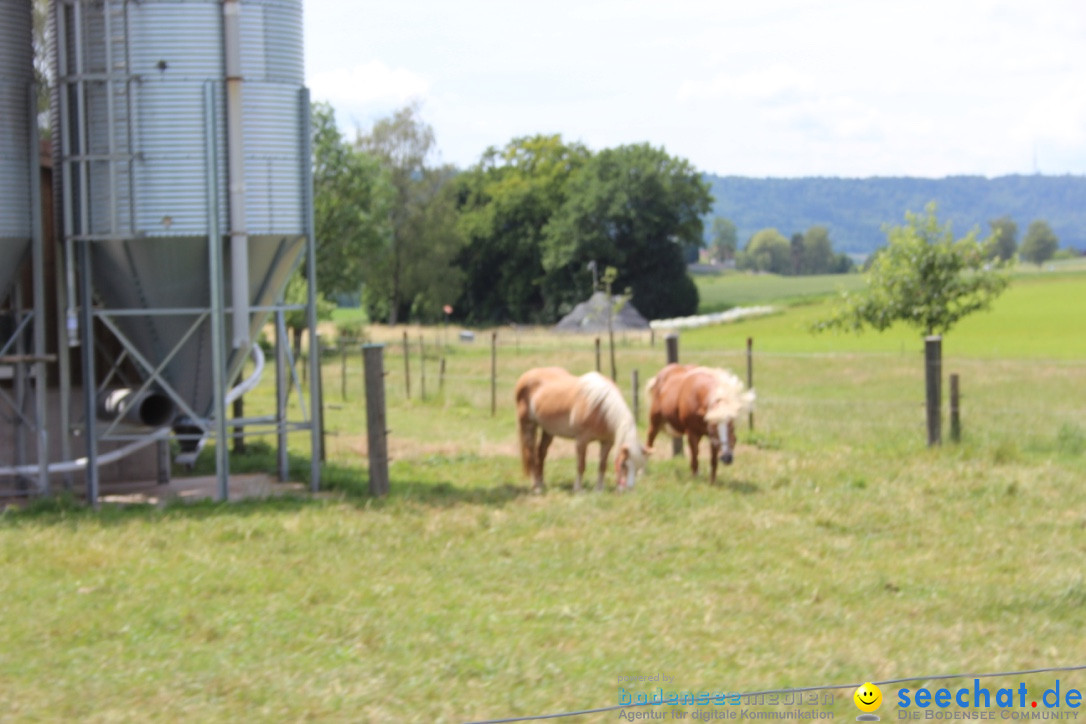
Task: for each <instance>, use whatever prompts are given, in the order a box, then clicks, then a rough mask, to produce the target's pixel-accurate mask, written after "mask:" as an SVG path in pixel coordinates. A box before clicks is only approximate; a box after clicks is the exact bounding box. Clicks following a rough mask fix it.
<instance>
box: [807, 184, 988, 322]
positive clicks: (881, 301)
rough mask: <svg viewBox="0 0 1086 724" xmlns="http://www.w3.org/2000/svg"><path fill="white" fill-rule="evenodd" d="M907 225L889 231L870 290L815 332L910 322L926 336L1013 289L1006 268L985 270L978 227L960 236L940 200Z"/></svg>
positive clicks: (847, 301) (851, 298)
mask: <svg viewBox="0 0 1086 724" xmlns="http://www.w3.org/2000/svg"><path fill="white" fill-rule="evenodd" d="M905 218H906V223H905V225H904V226H895V227H891V228H889V229H888V230H887V245H886V246H885V247H883V248H882V249H880V250H879V251H878V252H877V253H876V255H875V258H874V260H873V261H872V263H871V267H870V270H869V271H868V275H867V286H866V288H865V289H863V290H862V291H860V292H858V293H854V294H847V293H846V294H845V296H844V299H843V303H842V305H841V306H840V307H839V308H838V309H837V311H836V313H835V314H834V315H833V316H831V317H830V318H829V319H826V320H823V321H820V322H817V323H816V325H815V326H814V330H815V331H821V330H825V329H834V328H837V329H847V330H852V331H857V332H858V331H861V330H863V329H865V328H867V327H871V328H873V329H876V330H879V331H882V330H884V329H886V328H888V327H889V326H890V325H892V324H894V323H895V322H905V323H906V324H908V325H910V326H912V327H915V328H916V329H918V330H919V331H920V332H922V333H923V334H925V335H931V334H944V333H946V332H947V331H949V330H950V328H951V327H953V326H954V325H955V324H957V322H958V321H960V320H961V319H962V318H964V317H966V316H968V315H970V314H973V313H974V312H978V311H981V310H984V309H987V308H988V307H989V306H990V305H991V303H992V301H993V300H995V298H996V297H998V296H999V295H1000V294H1001V293H1002V292H1003V290H1004V289H1005V288H1006V287H1007V284H1008V279H1007V276H1006V275H1005V274H1004V273H1003V272H1002V270H1001V268H996V269H987V268H985V260H984V255H983V253H982V247H981V244H980V243H979V242H978V241H977V231H976V230H973V231H972V232H970V233H969V234H967V235H966V236H965V237H963V238H961V239H958V240H955V239H954V235H953V233H952V232H951V228H950V224H946V225H943V224H940V223H939V220H938V218H937V214H936V206H935V204H934V203H932V204H929V205H928V206H927V208H926V209H925V212H924V213H923V214H914V213H908V214H906V215H905Z"/></svg>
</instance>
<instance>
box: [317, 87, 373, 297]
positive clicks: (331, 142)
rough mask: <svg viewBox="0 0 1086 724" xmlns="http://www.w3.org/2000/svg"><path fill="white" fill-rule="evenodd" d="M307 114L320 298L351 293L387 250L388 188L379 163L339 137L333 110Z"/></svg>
mask: <svg viewBox="0 0 1086 724" xmlns="http://www.w3.org/2000/svg"><path fill="white" fill-rule="evenodd" d="M311 113H312V122H311V128H312V132H313V225H314V230H315V234H316V241H317V279H318V281H319V283H320V289H321V293H322V294H324V295H328V296H331V295H336V294H342V293H353V292H357V291H359V289H360V288H361V287H362V283H363V281H364V279H365V278H366V275H367V274H369V275H370V279H371V280H372V279H373V278H375V274H374V273H373V271H374V270H373V267H372V265H371V264H370V263H369V262H370V260H372V259H374V258H377V257H379V256H380V255H381V253H382V251H383V249H385V248H386V247H387V246H388V243H389V236H390V233H391V229H390V227H389V210H390V204H391V201H392V187H391V185H390V182H389V179H388V175H387V174H386V173H385V172H384V171H383V170H382V169H381V167H380V165H379V164H378V162H377V159H376V158H374V157H373V156H371V155H369V154H366V153H363V152H360V151H358V150H356V149H355V148H352V147H351V145H350V144H349V143H347V141H346V140H345V139H344V138H343V136H342V134H341V133H340V132H339V129H338V128H337V127H336V121H335V113H334V111H333V110H332V107H331V106H329V105H327V104H324V103H315V104H313V107H312V111H311Z"/></svg>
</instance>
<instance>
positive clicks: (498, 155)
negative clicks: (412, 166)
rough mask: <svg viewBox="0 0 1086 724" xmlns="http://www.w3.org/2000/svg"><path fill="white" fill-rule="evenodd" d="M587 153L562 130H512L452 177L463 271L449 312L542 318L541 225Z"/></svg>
mask: <svg viewBox="0 0 1086 724" xmlns="http://www.w3.org/2000/svg"><path fill="white" fill-rule="evenodd" d="M588 158H589V153H588V150H587V149H586V148H585V147H584V146H581V145H579V144H566V143H565V142H563V141H562V138H561V136H557V135H550V136H545V135H538V136H531V137H523V138H515V139H513V140H512V141H510V142H509V143H508V144H506V146H505V147H504V148H502V149H500V150H499V149H497V148H493V147H491V148H489V149H487V151H486V152H485V153H484V154H483V157H482V159H481V160H480V162H479V163H478V164H476V165H475V166H474V167H472V168H471V169H469V170H467V171H465V172H464V173H462V174H460V175H459V176H458V177H457V180H456V186H457V199H458V207H459V213H460V216H459V220H458V224H459V229H460V232H461V234H462V236H463V238H464V239H465V246H464V248H463V250H462V251H461V253H460V255H459V257H458V259H457V264H458V266H459V268H460V269H462V270H463V272H464V274H465V280H464V287H463V293H462V295H461V298H460V301H459V302H458V303H457V305H456V314H457V315H458V316H460V317H462V318H465V319H468V320H469V321H472V322H503V321H515V322H540V321H549V318H547V317H546V315H545V312H544V301H543V288H542V285H541V283H540V282H541V280H542V278H543V276H544V270H543V257H542V244H543V228H544V227H545V226H546V225H547V222H548V221H549V220H550V219H551V217H552V216H554V215H555V214H556V213H557V212H558V209H559V208H561V207H562V204H563V203H565V200H566V185H567V183H568V181H569V179H570V176H571V175H573V174H574V173H576V172H577V170H578V169H580V168H581V167H582V166H583V165H584V164H585V162H586V161H587V160H588Z"/></svg>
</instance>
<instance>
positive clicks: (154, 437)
mask: <svg viewBox="0 0 1086 724" xmlns="http://www.w3.org/2000/svg"><path fill="white" fill-rule="evenodd" d="M253 363H254V364H255V365H256V369H254V370H253V373H252V374H251V375H249V376H248V377H246V378H245V380H243V381H242V382H240V383H239V384H237V385H235V386H234V388H233V389H231V390H230V392H228V393H227V395H226V404H228V405H229V404H230V403H231V402H233V401H234V400H236V399H237V398H239V397H241V396H242V395H244V394H245V393H246V392H249V391H250V390H252V389H253V388H254V387H256V385H257V383H259V382H260V378H261V376H262V375H263V374H264V367H265V358H264V350H262V349H261V348H260V345H258V344H254V345H253ZM169 434H170V428H168V427H162V428H159V429H157V430H155V431H154V432H151V433H149V434H148V435H147V436H145V437H142V438H140V439H139V440H136V441H134V442H131V443H129V444H128V445H125V446H124V447H120V448H117V449H116V450H113V451H111V452H108V453H105V454H104V455H99V456H98V465H99V466H102V465H109V464H110V463H115V462H117V461H118V460H121V459H122V458H125V457H128V456H129V455H131V454H132V453H134V452H137V451H139V450H142V449H143V448H145V447H147V446H148V445H150V444H151V443H153V442H158V441H159V440H163V439H165V438H167V437H169ZM86 467H87V458H85V457H83V458H76V459H75V460H65V461H61V462H55V463H49V465H48V466H47V467H46V470H47V472H49V473H74V472H78V471H80V470H84V469H86ZM40 471H41V466H39V465H12V466H7V467H0V476H9V475H36V474H38V473H39V472H40Z"/></svg>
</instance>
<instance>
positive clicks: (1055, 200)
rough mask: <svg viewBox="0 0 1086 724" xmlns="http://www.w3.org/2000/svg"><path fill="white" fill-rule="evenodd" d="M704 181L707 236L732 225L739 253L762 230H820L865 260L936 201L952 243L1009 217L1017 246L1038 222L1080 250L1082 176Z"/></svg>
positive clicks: (1085, 194) (1084, 223)
mask: <svg viewBox="0 0 1086 724" xmlns="http://www.w3.org/2000/svg"><path fill="white" fill-rule="evenodd" d="M705 178H706V180H707V181H708V182H709V183H710V185H711V191H712V194H713V197H714V198H715V199H716V201H715V204H714V206H713V210H712V212H711V214H710V216H709V221H708V223H707V224H706V234H707V235H708V229H709V226H710V225H711V223H712V217H713V216H723V217H724V218H726V219H730V220H731V221H732V223H734V224H735V225H736V227H737V229H738V234H739V244H740V248H742V246H743V245H745V244H746V242H747V240H748V239H749V238H750V237H751V236H752V235H753V234H754V233H755V232H757V231H759V230H760V229H765V228H768V227H773V228H776V229H777V230H778V231H779V232H781V233H782V234H784V235H785V236H786V237H791V236H792V234H794V233H796V232H803V231H806V230H807V229H808V228H810V227H811V226H814V225H816V224H821V225H823V226H826V227H828V228H829V230H830V239H831V240H832V241H833V246H834V249H836V250H837V251H844V252H848V253H852V254H868V253H870V252H871V251H873V250H874V249H876V248H878V247H879V246H881V245H882V244H884V243H885V242H886V234H885V233H884V232H883V230H882V228H883V226H884V225H885V224H893V225H898V224H902V223H904V221H905V212H906V211H917V212H919V211H923V210H924V206H925V205H927V203H928V202H929V201H935V202H936V203H937V204H938V205H939V211H938V213H939V218H940V220H942V221H951V222H953V225H954V234H955V236H959V237H960V236H963V235H965V234H966V233H968V232H969V230H970V229H972V228H973V227H979V228H980V235H981V237H982V238H983V237H986V236H987V235H988V233H989V227H988V222H989V221H991V220H992V219H996V218H999V217H1000V216H1010V217H1011V218H1012V219H1014V220H1015V222H1017V224H1018V241H1019V243H1021V242H1022V239H1023V238H1024V237H1025V235H1026V230H1027V229H1028V228H1029V224H1030V222H1031V221H1034V220H1036V219H1042V220H1044V221H1046V222H1048V224H1049V226H1051V227H1052V230H1053V231H1055V232H1056V235H1057V236H1058V237H1059V238H1060V246H1061V247H1064V246H1070V247H1074V248H1076V249H1079V250H1083V249H1086V176H1040V175H1035V176H1000V177H997V178H991V179H989V178H984V177H982V176H951V177H949V178H943V179H926V178H865V179H847V178H798V179H757V178H747V177H740V176H714V175H711V174H706V176H705Z"/></svg>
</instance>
